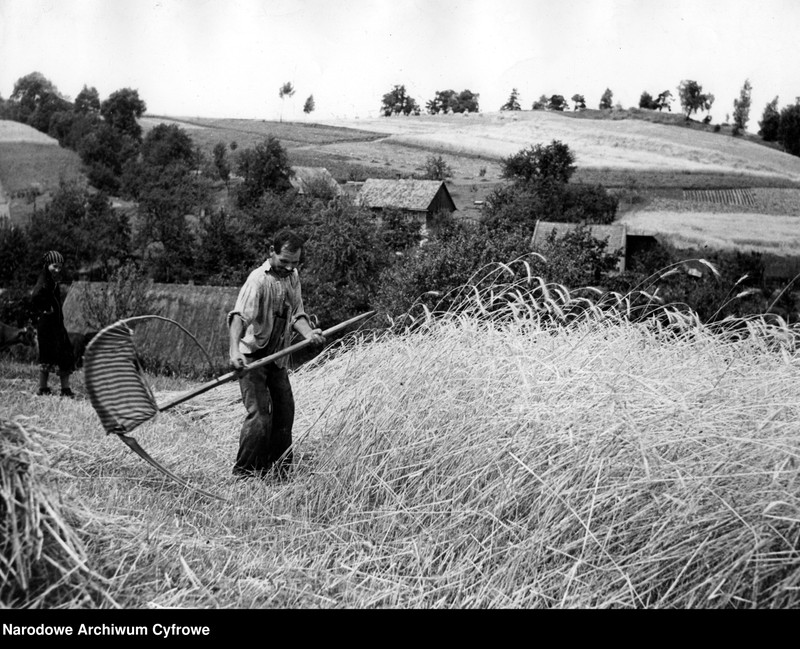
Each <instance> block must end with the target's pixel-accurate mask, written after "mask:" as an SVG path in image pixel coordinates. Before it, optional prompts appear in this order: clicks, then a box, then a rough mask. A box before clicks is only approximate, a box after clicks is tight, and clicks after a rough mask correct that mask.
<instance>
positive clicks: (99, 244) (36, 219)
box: [28, 181, 130, 269]
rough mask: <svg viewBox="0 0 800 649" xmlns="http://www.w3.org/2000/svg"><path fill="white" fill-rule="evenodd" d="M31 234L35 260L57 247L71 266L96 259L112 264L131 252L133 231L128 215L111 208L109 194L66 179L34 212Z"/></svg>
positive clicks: (106, 265) (79, 265)
mask: <svg viewBox="0 0 800 649" xmlns="http://www.w3.org/2000/svg"><path fill="white" fill-rule="evenodd" d="M28 237H29V239H30V241H31V254H32V256H33V258H34V259H35V260H38V259H41V255H42V254H44V253H45V252H46V251H47V250H51V249H56V250H59V251H60V252H61V253H62V254H63V255H64V256H65V257H66V258H67V259H69V260H70V267H71V268H74V269H77V268H79V267H81V266H83V265H89V264H93V263H95V262H100V263H101V264H103V265H104V267H106V268H108V266H109V264H110V261H111V260H112V259H120V258H124V257H125V256H127V254H128V252H129V240H130V231H129V225H128V222H127V218H126V217H125V216H124V215H121V214H119V213H117V212H115V211H114V210H113V209H112V208H111V203H110V201H109V200H108V197H107V196H106V195H105V194H103V193H98V192H92V191H90V190H88V189H86V188H84V187H82V186H80V185H79V184H78V183H77V182H75V181H73V182H63V181H62V182H61V184H60V185H59V187H58V189H57V190H56V192H55V193H54V194H53V197H52V200H51V201H50V203H49V204H48V205H47V206H46V207H45V208H44V209H43V210H38V211H37V212H35V213H34V214H33V216H32V218H31V222H30V225H29V226H28Z"/></svg>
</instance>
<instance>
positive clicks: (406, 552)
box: [0, 268, 800, 609]
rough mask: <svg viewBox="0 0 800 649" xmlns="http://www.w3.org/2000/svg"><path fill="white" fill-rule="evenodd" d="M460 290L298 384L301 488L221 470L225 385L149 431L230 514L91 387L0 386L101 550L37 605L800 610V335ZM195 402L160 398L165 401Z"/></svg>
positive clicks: (14, 377) (51, 487)
mask: <svg viewBox="0 0 800 649" xmlns="http://www.w3.org/2000/svg"><path fill="white" fill-rule="evenodd" d="M497 272H498V274H499V275H502V277H505V272H506V271H505V270H504V269H503V268H500V269H499V270H498V271H497ZM464 294H465V295H466V296H467V299H466V300H465V306H464V307H463V308H462V309H461V310H459V311H455V310H454V311H451V312H449V313H447V314H440V315H439V316H438V317H435V318H430V317H428V318H427V319H426V317H425V314H424V313H423V312H420V314H419V315H420V325H421V326H419V327H417V328H415V329H414V330H397V331H394V332H386V333H384V334H382V335H380V336H378V337H371V336H368V335H363V336H361V337H356V338H353V339H351V340H350V341H349V342H348V344H347V345H345V346H344V347H342V348H340V349H339V350H338V351H334V352H331V353H330V354H326V355H324V356H322V357H319V358H318V359H317V360H316V361H315V362H313V363H311V364H309V365H306V366H305V367H303V368H301V369H300V370H298V371H297V372H295V373H294V375H293V383H294V386H295V388H294V389H295V398H296V401H297V413H298V415H297V420H296V425H295V444H296V449H295V452H296V454H297V457H298V464H297V469H296V473H295V476H294V479H293V480H292V481H291V482H289V483H285V484H276V483H270V482H262V481H244V482H242V481H237V480H234V479H233V478H232V476H231V475H230V468H231V465H232V462H233V459H234V455H235V452H236V444H237V439H238V430H239V426H240V424H241V421H242V417H243V410H242V406H241V403H240V398H239V395H238V393H237V387H236V386H235V385H234V384H226V386H223V387H220V388H218V389H216V390H215V391H212V392H209V393H206V395H203V396H201V397H198V398H196V399H195V400H193V401H190V402H187V403H186V404H185V405H184V406H181V407H178V408H176V409H174V410H173V411H169V412H166V413H163V414H162V415H160V416H159V417H157V418H156V419H155V420H154V421H151V422H149V423H147V424H145V425H143V426H142V427H140V428H139V429H137V430H136V431H134V433H133V436H134V437H135V438H136V439H138V440H139V442H140V443H141V444H142V446H143V447H144V448H145V449H146V450H147V451H149V452H150V453H151V454H152V455H153V456H154V457H156V458H157V459H159V460H161V461H162V462H163V463H165V464H166V465H167V467H168V468H169V469H171V470H172V471H174V472H175V473H177V474H178V475H180V476H181V477H182V478H184V479H186V480H188V481H189V482H190V483H192V484H193V485H195V486H197V487H199V488H202V489H205V490H208V491H211V492H214V493H216V494H217V495H219V496H221V497H222V498H224V499H225V500H224V501H220V500H215V499H213V498H211V499H209V498H206V497H204V496H202V495H199V494H197V493H195V492H193V491H190V490H187V489H185V488H182V487H180V486H178V485H176V484H175V483H173V482H169V481H167V480H166V479H165V478H164V477H163V476H162V475H161V474H159V473H157V472H156V471H155V470H154V469H153V468H152V467H150V466H149V465H147V464H145V463H144V462H142V461H141V460H140V459H139V458H137V457H136V456H134V455H133V454H132V453H131V452H130V450H129V449H128V448H127V447H126V446H124V445H123V444H122V443H120V442H119V441H117V440H115V439H114V438H113V436H107V435H105V434H104V431H103V430H102V428H101V426H100V423H99V420H98V418H97V416H96V414H95V413H94V411H93V410H92V407H91V405H90V404H89V402H88V401H87V400H86V399H85V390H84V388H83V385H82V382H81V381H80V378H81V377H80V375H78V376H77V377H76V379H77V380H76V381H75V385H76V390H77V392H78V394H79V398H78V399H77V400H74V401H72V400H63V399H58V398H55V397H37V396H34V394H33V392H34V385H35V375H36V374H35V373H36V368H35V366H30V367H25V366H10V365H3V366H2V367H0V397H2V398H1V399H0V419H5V420H9V421H14V422H15V425H16V426H21V427H22V428H24V429H25V431H26V434H27V435H28V437H29V438H31V440H32V442H33V443H35V445H36V446H35V448H38V449H42V450H41V451H40V452H39V453H38V455H37V462H38V464H35V466H36V476H37V479H39V480H40V482H39V483H38V484H39V488H38V493H41V494H42V497H43V498H45V497H49V498H50V501H51V502H58V503H60V504H61V505H62V506H63V507H65V508H67V507H68V508H69V517H68V518H67V517H64V518H65V519H66V520H69V521H70V522H71V523H72V524H73V525H74V529H75V531H76V535H77V537H78V541H79V542H80V544H81V545H80V547H81V548H82V550H83V555H82V556H84V555H85V557H86V559H85V561H83V562H82V563H81V567H82V569H83V570H82V572H83V574H82V575H81V576H82V580H81V583H80V584H79V585H77V586H75V587H73V590H69V589H67V591H66V592H60V593H59V596H58V599H56V600H55V601H53V598H54V595H53V594H52V593H50V592H49V591H46V590H45V589H46V587H47V585H48V583H47V582H45V583H44V584H42V583H40V584H38V590H37V591H36V592H35V593H29V594H28V595H29V597H30V598H31V599H33V600H34V601H38V602H39V604H40V605H45V606H48V605H49V606H54V605H60V606H67V607H73V608H74V607H77V608H92V607H104V608H113V607H123V608H150V609H153V608H158V609H162V608H185V607H191V608H204V609H223V608H297V607H304V608H358V609H373V608H432V609H433V608H443V609H444V608H450V609H453V608H476V609H485V608H550V609H552V608H639V609H641V608H785V609H791V608H796V607H797V605H798V595H797V593H798V592H800V563H799V561H798V555H797V543H798V539H800V522H799V521H800V518H798V511H799V510H800V502H798V498H797V481H798V471H800V469H798V464H797V462H796V458H797V457H798V454H800V442H799V441H798V440H800V428H799V427H798V426H800V424H799V423H798V422H800V410H799V409H798V408H800V392H798V391H799V390H800V363H798V359H800V357H799V356H798V355H797V354H798V347H797V345H798V342H800V338H799V336H800V330H797V329H796V328H795V329H794V330H793V329H791V328H788V327H786V326H781V325H774V324H772V325H771V324H768V323H766V322H764V321H762V320H760V319H752V320H750V321H747V322H744V323H741V324H742V327H743V328H742V329H740V331H744V332H746V333H747V334H748V335H747V336H745V337H741V336H736V337H729V336H725V335H722V336H719V335H715V334H714V332H713V331H712V330H711V329H709V328H707V327H703V326H701V325H699V323H697V322H696V320H694V319H693V318H692V317H691V315H688V314H683V315H682V314H680V313H678V312H670V311H665V312H664V318H663V319H662V320H660V321H659V322H661V324H656V323H655V322H652V323H650V325H646V324H644V323H639V324H636V323H633V322H631V321H630V320H629V319H628V318H625V317H620V316H621V315H623V314H624V313H625V312H626V311H627V309H628V306H626V302H625V301H622V302H619V303H618V304H616V305H613V304H610V303H607V304H605V305H600V304H594V305H592V304H591V303H589V302H587V301H585V300H584V299H583V298H577V297H574V296H570V294H569V292H567V291H566V290H565V289H564V288H563V287H558V286H554V285H550V286H546V285H543V284H542V283H540V282H539V281H538V280H537V279H536V278H530V277H527V276H525V275H524V273H520V274H518V275H517V276H516V279H514V281H513V282H510V283H506V284H499V283H498V282H495V283H494V284H492V286H491V287H490V289H489V290H486V291H483V292H478V291H477V290H474V291H472V290H471V289H470V288H469V287H467V288H466V290H465V292H464ZM470 295H472V296H473V297H469V296H470ZM581 313H582V314H583V315H580V314H581ZM490 314H491V315H490ZM566 314H570V315H569V316H568V317H566V319H565V316H566ZM188 387H189V384H186V385H184V384H178V383H176V382H175V381H169V380H166V379H153V389H154V391H155V393H156V395H157V399H158V401H159V402H163V401H165V400H166V399H168V398H171V397H172V396H174V395H175V393H176V392H178V393H180V392H181V391H182V390H184V389H186V388H188ZM9 428H10V426H9ZM39 464H42V465H46V468H47V470H46V471H45V470H43V469H40V468H39ZM55 494H57V495H58V498H57V499H56V498H55ZM66 567H69V565H67V566H66ZM65 574H66V575H69V574H75V573H70V572H68V571H66V570H65ZM87 580H88V583H87ZM12 587H13V584H12ZM16 597H18V598H20V599H18V600H14V601H11V600H7V602H6V603H8V604H11V605H12V606H13V605H14V604H15V601H16V602H22V601H25V600H24V597H25V593H21V592H19V591H17V592H16ZM48 597H50V598H51V599H50V600H48ZM37 598H38V599H37Z"/></svg>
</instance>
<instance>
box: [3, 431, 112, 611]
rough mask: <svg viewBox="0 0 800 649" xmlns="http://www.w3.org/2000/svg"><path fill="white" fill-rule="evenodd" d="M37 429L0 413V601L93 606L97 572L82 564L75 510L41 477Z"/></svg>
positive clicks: (32, 605)
mask: <svg viewBox="0 0 800 649" xmlns="http://www.w3.org/2000/svg"><path fill="white" fill-rule="evenodd" d="M34 432H38V433H42V432H43V431H38V430H36V429H30V430H27V429H26V428H25V427H24V426H23V425H22V423H21V422H20V421H19V420H15V421H9V420H6V419H0V522H1V524H2V531H1V532H0V602H2V604H3V605H6V606H11V607H14V608H20V607H24V608H28V607H30V608H38V607H41V606H47V607H55V606H70V607H74V606H92V605H93V602H94V601H95V598H96V595H98V594H99V593H100V592H101V591H100V590H99V589H98V587H97V583H98V581H99V579H100V578H99V577H98V576H97V575H95V574H94V573H93V572H92V571H91V570H90V569H89V568H88V566H87V562H86V554H85V552H84V549H83V545H82V543H81V541H80V538H79V537H78V535H77V533H76V532H75V529H74V528H73V525H75V523H77V516H76V514H75V512H74V511H71V510H70V509H69V508H67V507H65V506H63V504H61V503H58V502H56V501H55V500H54V498H53V497H52V495H51V494H50V493H49V491H48V489H47V488H46V486H45V484H44V482H43V478H44V476H45V474H46V473H47V471H48V469H47V467H46V466H45V464H44V462H43V448H42V445H41V443H40V440H37V439H35V438H34V434H33V433H34Z"/></svg>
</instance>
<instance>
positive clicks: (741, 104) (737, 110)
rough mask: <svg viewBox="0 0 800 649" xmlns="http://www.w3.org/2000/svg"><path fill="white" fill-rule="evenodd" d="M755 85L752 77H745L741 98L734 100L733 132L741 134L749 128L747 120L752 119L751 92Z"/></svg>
mask: <svg viewBox="0 0 800 649" xmlns="http://www.w3.org/2000/svg"><path fill="white" fill-rule="evenodd" d="M752 89H753V87H752V86H751V85H750V79H745V81H744V85H743V86H742V90H741V92H740V93H739V99H734V100H733V134H734V135H739V134H740V133H742V132H743V131H745V130H746V129H747V122H748V121H749V120H750V92H751V91H752Z"/></svg>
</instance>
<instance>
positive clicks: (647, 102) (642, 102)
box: [639, 90, 658, 110]
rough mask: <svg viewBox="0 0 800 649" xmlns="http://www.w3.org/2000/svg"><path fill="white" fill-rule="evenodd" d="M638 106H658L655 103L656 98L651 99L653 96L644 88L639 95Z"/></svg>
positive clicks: (653, 107)
mask: <svg viewBox="0 0 800 649" xmlns="http://www.w3.org/2000/svg"><path fill="white" fill-rule="evenodd" d="M639 108H646V109H647V110H655V109H656V108H658V104H656V100H655V99H653V96H652V95H651V94H650V93H649V92H647V91H646V90H645V91H644V92H643V93H642V95H641V97H639Z"/></svg>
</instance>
